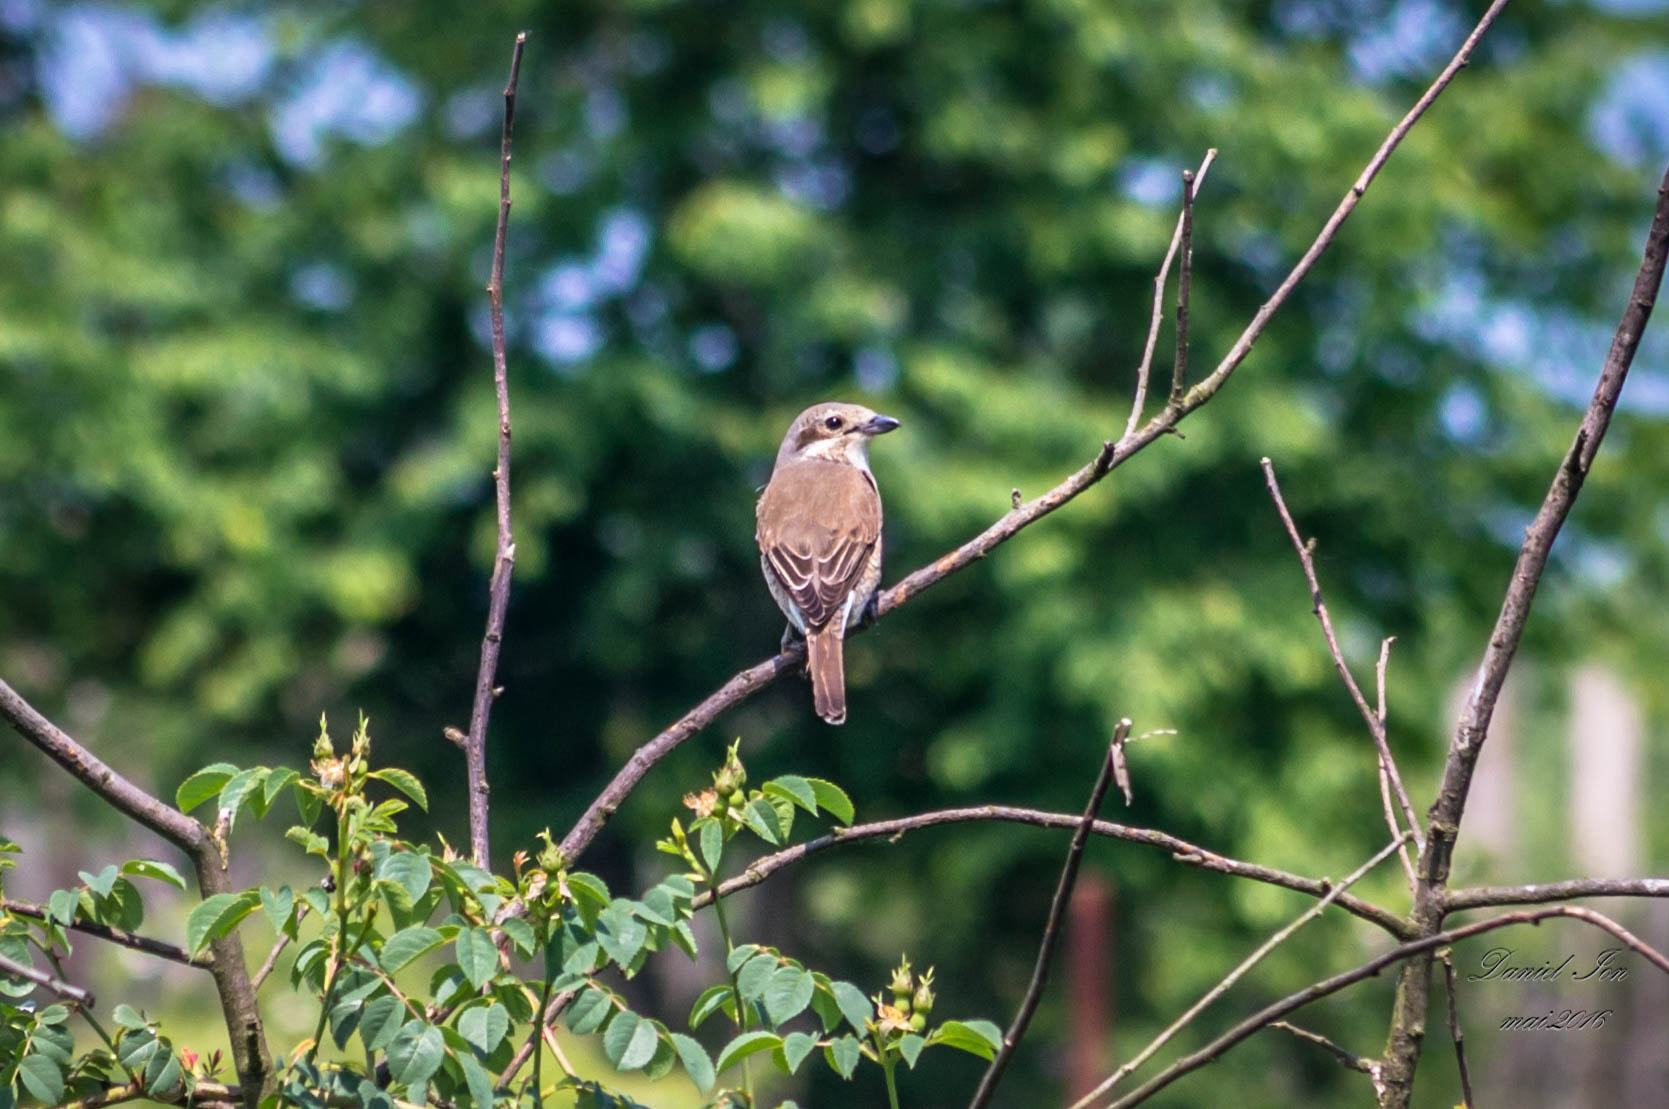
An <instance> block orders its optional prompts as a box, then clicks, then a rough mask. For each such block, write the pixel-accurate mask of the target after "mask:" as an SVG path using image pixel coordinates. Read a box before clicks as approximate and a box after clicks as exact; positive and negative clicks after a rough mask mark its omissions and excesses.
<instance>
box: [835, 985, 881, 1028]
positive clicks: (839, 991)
mask: <svg viewBox="0 0 1669 1109" xmlns="http://www.w3.org/2000/svg"><path fill="white" fill-rule="evenodd" d="M829 989H830V991H831V992H833V993H834V999H835V1004H836V1005H838V1006H840V1013H841V1015H842V1016H844V1017H845V1018H846V1023H847V1024H850V1025H851V1026H852V1030H853V1031H854V1032H856V1033H857V1034H858V1035H860V1036H861V1035H863V1034H864V1025H865V1024H866V1023H867V1022H868V1021H871V1020H873V1019H875V1008H874V1006H872V1005H871V1004H870V1003H869V998H867V997H865V996H864V995H863V991H862V990H860V989H858V987H856V986H854V985H852V983H850V982H834V983H831V984H830V986H829Z"/></svg>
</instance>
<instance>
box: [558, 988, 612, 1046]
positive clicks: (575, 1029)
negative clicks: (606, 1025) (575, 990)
mask: <svg viewBox="0 0 1669 1109" xmlns="http://www.w3.org/2000/svg"><path fill="white" fill-rule="evenodd" d="M613 1012H614V999H613V998H611V997H610V996H609V995H608V992H607V991H605V990H601V989H598V988H597V987H596V986H587V987H586V988H585V990H584V991H583V992H582V993H581V994H580V995H579V996H578V997H576V998H574V1000H573V1001H572V1002H571V1003H570V1004H569V1005H568V1013H567V1016H566V1018H565V1019H566V1020H567V1022H568V1030H569V1031H570V1032H572V1033H574V1034H575V1035H576V1036H589V1035H590V1034H591V1033H593V1032H595V1031H597V1029H598V1028H601V1027H602V1024H603V1022H604V1021H606V1020H607V1019H608V1018H609V1016H610V1014H612V1013H613Z"/></svg>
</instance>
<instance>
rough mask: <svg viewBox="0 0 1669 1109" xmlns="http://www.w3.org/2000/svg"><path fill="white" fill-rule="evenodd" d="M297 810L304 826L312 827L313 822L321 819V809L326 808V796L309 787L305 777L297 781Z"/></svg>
mask: <svg viewBox="0 0 1669 1109" xmlns="http://www.w3.org/2000/svg"><path fill="white" fill-rule="evenodd" d="M295 795H296V812H297V813H298V814H300V816H301V823H302V825H303V827H307V828H311V827H312V826H313V822H314V821H315V820H317V819H319V811H320V810H321V809H323V808H324V803H325V802H324V798H322V797H320V796H319V795H318V794H317V793H314V792H313V791H312V790H311V789H309V788H308V786H307V782H306V780H305V779H303V780H299V781H297V782H296V788H295Z"/></svg>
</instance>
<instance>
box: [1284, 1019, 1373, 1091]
mask: <svg viewBox="0 0 1669 1109" xmlns="http://www.w3.org/2000/svg"><path fill="white" fill-rule="evenodd" d="M1269 1027H1271V1028H1275V1029H1279V1030H1280V1031H1282V1032H1286V1033H1288V1034H1289V1035H1292V1036H1296V1037H1298V1038H1299V1039H1300V1040H1304V1041H1307V1042H1309V1043H1312V1044H1315V1045H1316V1046H1317V1047H1319V1048H1321V1049H1322V1050H1323V1051H1325V1052H1327V1053H1328V1054H1330V1055H1332V1056H1333V1058H1335V1059H1337V1060H1338V1061H1339V1062H1340V1063H1342V1064H1344V1065H1345V1066H1346V1067H1349V1068H1350V1069H1351V1070H1354V1071H1361V1072H1362V1073H1363V1074H1365V1075H1368V1076H1369V1077H1377V1076H1378V1074H1379V1063H1378V1062H1376V1061H1375V1060H1373V1059H1369V1058H1368V1057H1367V1056H1365V1055H1358V1054H1356V1053H1355V1052H1354V1051H1349V1050H1347V1049H1345V1048H1342V1047H1340V1046H1339V1045H1338V1044H1336V1043H1334V1042H1333V1041H1332V1040H1329V1039H1328V1038H1327V1037H1326V1036H1323V1035H1322V1034H1321V1033H1319V1032H1311V1031H1310V1030H1309V1029H1308V1028H1300V1027H1298V1026H1297V1025H1296V1024H1289V1023H1288V1022H1286V1021H1284V1020H1277V1021H1271V1022H1270V1024H1269Z"/></svg>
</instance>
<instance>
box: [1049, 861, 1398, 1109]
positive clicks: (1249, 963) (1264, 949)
mask: <svg viewBox="0 0 1669 1109" xmlns="http://www.w3.org/2000/svg"><path fill="white" fill-rule="evenodd" d="M1408 836H1409V833H1407V832H1402V833H1399V834H1398V835H1397V838H1396V839H1394V840H1392V841H1391V842H1390V843H1387V844H1386V845H1385V846H1384V847H1381V848H1380V849H1379V850H1378V851H1376V852H1374V855H1373V858H1371V859H1369V860H1368V861H1367V862H1365V863H1363V864H1362V865H1361V866H1359V867H1357V868H1356V869H1355V870H1353V871H1351V873H1350V874H1349V875H1348V876H1347V877H1346V878H1345V880H1344V881H1342V882H1340V883H1339V884H1338V886H1337V887H1335V888H1334V889H1332V890H1331V891H1329V892H1328V894H1327V896H1326V897H1323V898H1322V899H1321V900H1320V901H1317V902H1316V903H1315V904H1314V905H1311V906H1310V907H1309V908H1308V909H1305V910H1304V911H1303V912H1302V913H1300V914H1299V915H1298V916H1297V917H1296V918H1295V919H1294V920H1293V921H1292V922H1291V923H1290V924H1288V925H1287V926H1286V927H1284V928H1282V929H1281V930H1280V931H1278V932H1276V933H1275V934H1274V935H1273V936H1270V937H1269V938H1268V939H1267V940H1264V941H1263V943H1261V944H1259V945H1258V948H1257V950H1255V951H1253V952H1252V953H1251V954H1250V955H1248V956H1246V957H1245V958H1244V959H1242V960H1241V961H1240V962H1239V963H1238V964H1237V965H1236V966H1235V968H1234V969H1233V970H1231V971H1229V973H1228V974H1226V975H1225V976H1224V977H1223V980H1222V981H1220V982H1218V983H1217V984H1216V985H1215V986H1213V987H1211V988H1210V989H1209V990H1207V991H1206V992H1205V993H1204V994H1203V995H1201V997H1200V999H1199V1000H1198V1001H1196V1002H1194V1004H1192V1005H1190V1006H1189V1007H1188V1009H1187V1011H1186V1012H1184V1013H1183V1014H1182V1015H1181V1016H1179V1017H1177V1018H1176V1020H1174V1021H1172V1022H1171V1023H1170V1026H1169V1027H1167V1028H1166V1029H1165V1030H1164V1031H1163V1032H1161V1033H1159V1035H1157V1036H1155V1037H1154V1038H1153V1040H1152V1041H1151V1042H1150V1043H1149V1044H1148V1045H1147V1046H1146V1047H1144V1048H1142V1050H1140V1051H1138V1052H1137V1053H1136V1054H1135V1055H1133V1056H1132V1057H1131V1058H1130V1061H1129V1062H1127V1063H1125V1064H1124V1065H1123V1066H1121V1067H1119V1068H1118V1069H1117V1070H1116V1071H1114V1072H1113V1073H1112V1074H1111V1075H1109V1076H1108V1077H1107V1079H1106V1080H1105V1081H1103V1082H1102V1083H1101V1084H1100V1085H1099V1086H1097V1087H1096V1088H1095V1089H1093V1090H1091V1091H1090V1092H1089V1093H1087V1094H1085V1095H1084V1096H1083V1097H1081V1098H1079V1099H1078V1100H1077V1101H1075V1102H1073V1104H1072V1109H1084V1107H1085V1106H1088V1105H1090V1104H1091V1103H1093V1102H1094V1101H1095V1100H1096V1099H1098V1098H1101V1097H1104V1096H1106V1095H1107V1094H1108V1093H1109V1092H1110V1091H1111V1090H1112V1088H1113V1087H1114V1086H1116V1085H1118V1083H1119V1082H1120V1081H1121V1080H1123V1078H1124V1077H1125V1076H1126V1075H1128V1074H1129V1073H1130V1072H1131V1071H1133V1070H1135V1069H1136V1068H1137V1067H1139V1066H1141V1065H1142V1064H1143V1063H1145V1062H1147V1061H1148V1060H1149V1059H1151V1058H1153V1056H1154V1053H1155V1052H1157V1051H1158V1050H1159V1049H1160V1048H1162V1047H1164V1046H1165V1045H1166V1044H1167V1043H1169V1042H1170V1041H1171V1039H1172V1037H1174V1036H1175V1035H1176V1034H1177V1033H1178V1032H1180V1031H1182V1030H1183V1029H1184V1028H1186V1027H1187V1026H1188V1025H1189V1024H1190V1023H1192V1022H1193V1020H1194V1018H1195V1017H1197V1016H1199V1015H1200V1013H1201V1012H1203V1011H1204V1010H1205V1007H1206V1006H1208V1005H1210V1004H1211V1003H1212V1002H1213V1001H1216V1000H1217V999H1218V998H1219V997H1222V996H1223V995H1224V994H1225V993H1227V992H1228V991H1229V989H1230V988H1231V987H1232V986H1233V985H1234V984H1235V983H1236V982H1238V981H1240V979H1241V978H1243V977H1245V975H1246V972H1247V971H1249V970H1251V969H1252V968H1253V967H1255V966H1257V965H1258V964H1259V963H1260V962H1262V961H1263V959H1264V957H1265V956H1267V955H1268V954H1269V953H1270V952H1271V951H1273V950H1275V949H1276V948H1277V947H1279V946H1280V945H1281V944H1283V943H1285V942H1286V941H1287V940H1288V939H1290V938H1291V937H1292V935H1293V933H1295V932H1297V931H1298V930H1299V929H1300V928H1302V927H1304V925H1306V924H1308V923H1309V922H1310V921H1312V920H1314V919H1315V918H1316V917H1318V916H1320V915H1321V914H1322V912H1323V911H1325V910H1326V908H1327V906H1329V905H1331V904H1332V903H1333V902H1334V901H1336V900H1337V899H1338V897H1339V895H1340V894H1342V893H1343V892H1344V891H1345V890H1347V889H1349V888H1350V887H1351V886H1353V885H1355V884H1356V883H1357V882H1358V881H1360V880H1361V878H1362V876H1363V875H1364V874H1366V873H1367V872H1368V871H1370V870H1372V869H1373V868H1374V867H1376V866H1378V865H1379V864H1380V863H1382V862H1384V861H1385V860H1386V859H1388V858H1390V857H1391V855H1392V854H1394V853H1395V852H1396V849H1397V847H1398V846H1399V845H1401V844H1403V843H1405V842H1407V840H1408Z"/></svg>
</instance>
